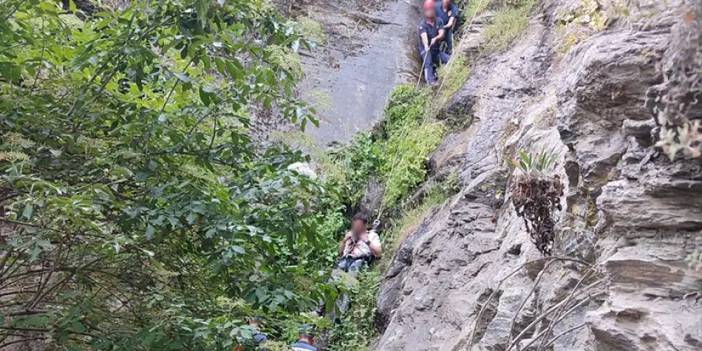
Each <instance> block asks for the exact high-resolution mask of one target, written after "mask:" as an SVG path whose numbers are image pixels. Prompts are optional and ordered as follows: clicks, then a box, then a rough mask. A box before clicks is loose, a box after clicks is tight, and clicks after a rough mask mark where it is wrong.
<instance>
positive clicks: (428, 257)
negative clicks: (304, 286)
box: [375, 0, 702, 351]
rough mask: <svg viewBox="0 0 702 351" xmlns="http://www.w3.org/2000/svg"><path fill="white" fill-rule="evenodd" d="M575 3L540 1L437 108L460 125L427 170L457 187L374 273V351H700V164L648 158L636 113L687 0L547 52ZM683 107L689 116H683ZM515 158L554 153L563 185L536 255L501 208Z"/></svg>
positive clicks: (691, 10) (694, 8)
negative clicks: (463, 123) (507, 41)
mask: <svg viewBox="0 0 702 351" xmlns="http://www.w3.org/2000/svg"><path fill="white" fill-rule="evenodd" d="M582 3H585V1H583V2H582ZM582 3H581V2H579V1H570V0H549V1H542V2H540V4H539V5H538V8H537V9H536V10H535V12H534V14H533V16H532V18H531V20H530V25H529V28H528V30H527V31H526V32H525V33H524V35H523V36H522V37H521V38H520V39H519V40H518V41H516V42H515V44H514V45H512V46H511V48H510V49H508V50H507V51H505V52H502V53H498V54H493V55H490V56H488V57H483V58H480V59H478V60H477V61H476V62H475V64H474V67H473V71H472V74H471V77H470V79H469V80H468V82H467V83H466V84H465V86H464V87H463V88H462V89H461V90H460V91H459V92H458V93H457V94H456V95H455V96H454V98H453V101H452V102H451V104H450V106H448V107H447V109H446V111H445V116H446V117H447V118H451V119H452V120H455V119H457V118H459V119H460V118H463V119H466V120H472V124H471V125H470V127H468V128H467V129H465V130H459V131H455V132H454V133H452V134H451V135H449V136H448V137H447V138H446V140H445V142H444V144H443V145H442V146H441V147H439V149H438V150H437V152H436V153H435V155H434V158H433V160H432V163H431V164H432V165H433V167H434V169H433V174H434V175H435V176H437V177H438V176H445V175H446V174H448V173H458V174H460V179H461V185H462V191H461V192H460V194H458V195H456V196H455V197H453V198H452V199H450V200H449V201H447V203H445V204H444V205H443V206H442V207H441V208H439V209H437V210H435V211H433V212H432V213H431V214H430V215H429V216H427V217H426V218H424V219H423V223H422V225H420V226H419V227H418V228H416V229H415V230H414V231H413V232H411V233H408V234H409V235H408V236H407V239H406V240H405V242H404V243H403V244H402V246H401V248H400V250H399V251H398V253H397V254H396V256H395V258H394V260H393V263H392V264H391V265H390V268H389V269H388V271H387V272H386V274H385V278H384V282H383V285H382V287H381V292H380V295H379V300H378V303H379V304H378V314H379V318H378V321H379V327H380V328H381V329H382V330H383V333H382V335H381V337H380V339H379V340H378V342H377V345H376V347H375V349H376V350H383V351H393V350H407V351H411V350H426V351H429V350H469V349H471V350H506V349H508V347H510V346H511V349H513V350H516V349H522V350H537V349H538V348H539V346H541V349H543V350H603V351H609V350H632V351H633V350H636V351H644V350H702V299H700V297H702V296H701V295H700V291H702V272H700V271H696V270H694V269H692V268H691V267H690V266H689V265H688V264H687V263H686V262H685V258H686V257H687V256H688V255H689V254H690V253H692V252H693V251H694V250H698V249H702V161H701V160H700V159H678V160H676V161H674V162H671V161H670V160H669V159H668V158H667V157H666V156H664V155H662V154H661V153H659V152H658V151H657V150H656V149H655V148H654V147H653V145H654V144H655V142H656V140H655V138H654V137H653V135H655V130H656V123H655V121H654V119H653V115H652V114H651V111H650V110H649V108H647V103H646V99H647V92H648V95H649V99H651V98H653V99H655V98H656V97H655V96H653V97H651V96H650V95H651V91H654V93H661V92H662V93H665V91H666V90H665V89H661V87H660V85H661V84H662V83H664V82H665V81H666V75H667V74H670V71H671V70H673V69H674V66H675V65H674V64H673V65H671V64H670V62H674V61H675V57H676V55H679V52H680V50H681V49H680V48H679V47H680V45H671V43H672V42H673V41H675V42H677V40H678V39H677V37H676V35H678V34H679V33H680V32H681V30H684V29H685V28H688V29H689V26H691V25H692V23H693V22H694V21H699V20H700V17H699V16H700V14H701V13H702V3H701V2H700V1H699V0H686V1H685V0H678V1H638V2H631V1H630V2H628V3H627V4H628V10H627V11H623V12H624V13H626V15H620V16H619V17H618V18H615V19H613V20H611V21H610V22H609V24H608V27H607V28H606V29H604V30H598V31H593V32H592V33H590V34H589V35H588V36H587V37H586V38H584V39H583V40H581V41H580V42H579V43H578V44H577V45H575V46H574V47H573V48H572V49H570V50H569V51H568V53H567V54H561V53H559V51H558V49H557V48H558V45H559V44H558V41H559V35H560V32H559V30H560V29H559V24H558V22H559V18H560V17H561V15H562V14H563V13H564V12H568V11H571V10H572V9H573V8H577V7H578V6H579V4H580V5H582ZM623 3H625V2H620V3H614V2H606V1H604V2H601V3H600V4H599V5H598V6H599V9H600V10H602V11H606V10H608V9H610V8H618V9H619V10H621V8H620V7H617V6H620V5H621V4H623ZM691 18H692V20H690V19H691ZM696 28H699V26H697V27H696ZM676 33H678V34H676ZM686 33H690V32H689V31H688V32H686ZM694 34H695V32H693V35H694ZM688 35H689V34H688ZM697 35H699V33H697ZM698 38H700V37H698ZM690 42H691V43H692V44H696V45H702V42H700V41H699V40H697V41H695V40H692V41H690ZM470 50H474V48H472V49H470ZM697 52H698V53H699V51H697ZM652 87H657V88H655V89H652ZM697 88H698V89H700V87H697ZM692 104H693V105H694V104H700V102H699V100H697V101H695V102H692ZM686 111H687V112H686V113H688V116H687V117H688V118H689V119H691V120H695V119H702V115H699V111H702V110H701V109H700V108H699V105H695V106H693V107H692V108H689V109H687V110H686ZM520 149H523V150H525V151H529V152H539V151H541V150H543V149H547V150H554V152H555V153H556V154H557V155H558V156H559V157H558V165H557V167H556V170H555V171H554V173H555V174H557V175H559V176H560V179H563V180H564V182H565V186H566V189H567V190H566V194H565V195H564V196H563V198H562V205H563V210H562V211H560V212H558V213H556V217H557V221H558V222H557V228H556V232H557V238H556V243H555V250H554V258H551V259H544V258H543V257H542V255H541V254H540V253H539V252H538V251H537V250H536V248H535V247H534V245H533V244H532V243H531V241H530V239H529V236H528V234H527V233H526V231H525V227H524V223H523V221H522V219H521V218H519V217H517V216H516V214H515V212H514V208H513V206H512V205H511V202H510V194H509V192H508V191H507V189H509V183H510V181H511V180H512V177H511V176H512V175H513V171H512V169H511V167H510V166H509V165H508V163H507V162H506V158H511V157H513V156H514V154H515V151H516V150H520ZM530 326H531V327H530ZM540 335H547V337H546V342H544V343H543V344H542V341H541V339H539V338H538V336H540ZM551 341H552V343H551ZM547 344H549V345H547ZM547 346H548V347H547Z"/></svg>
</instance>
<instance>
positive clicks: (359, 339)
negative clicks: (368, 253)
mask: <svg viewBox="0 0 702 351" xmlns="http://www.w3.org/2000/svg"><path fill="white" fill-rule="evenodd" d="M380 281H381V274H380V272H379V271H378V270H369V271H366V272H364V273H362V274H361V275H360V276H359V279H358V284H356V285H355V286H354V287H353V288H352V289H351V291H350V294H349V296H351V307H350V309H349V310H348V311H347V313H346V314H345V315H344V316H343V317H342V321H341V323H339V324H337V325H336V326H335V328H333V329H331V331H330V334H329V348H328V350H330V351H348V350H370V347H369V346H370V342H371V341H372V340H373V338H374V337H375V336H377V334H378V331H377V330H376V329H375V321H374V319H375V311H376V306H377V303H376V300H377V297H378V290H379V289H380Z"/></svg>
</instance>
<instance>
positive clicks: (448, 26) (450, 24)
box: [444, 16, 456, 29]
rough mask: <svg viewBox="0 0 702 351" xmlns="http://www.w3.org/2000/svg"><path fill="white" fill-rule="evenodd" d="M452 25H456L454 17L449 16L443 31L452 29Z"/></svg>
mask: <svg viewBox="0 0 702 351" xmlns="http://www.w3.org/2000/svg"><path fill="white" fill-rule="evenodd" d="M454 25H456V16H451V17H450V18H449V21H448V24H447V25H445V26H444V29H453V26H454Z"/></svg>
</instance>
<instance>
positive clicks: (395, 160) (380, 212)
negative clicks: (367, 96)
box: [373, 0, 489, 223]
mask: <svg viewBox="0 0 702 351" xmlns="http://www.w3.org/2000/svg"><path fill="white" fill-rule="evenodd" d="M485 1H489V0H480V3H478V7H476V11H475V12H474V13H473V16H471V18H470V22H468V24H467V25H466V26H465V27H464V28H463V30H462V31H461V33H460V36H458V38H463V36H464V35H465V34H466V33H468V30H469V29H470V27H472V26H473V23H474V21H475V18H476V17H477V16H478V9H480V8H482V7H483V5H484V4H485ZM469 3H470V2H466V4H469ZM454 39H456V36H454ZM457 49H458V48H457V46H454V53H455V51H457ZM429 52H430V50H426V52H425V53H424V59H423V60H422V66H421V67H420V68H419V75H418V78H417V84H416V86H415V89H417V88H419V84H420V83H421V81H422V75H423V73H424V65H425V64H426V62H427V57H428V55H429ZM454 57H455V55H451V58H449V62H448V63H447V64H446V70H448V69H449V68H450V67H451V64H453V62H454V61H455V59H454ZM445 81H446V79H443V78H442V79H441V84H440V85H439V88H438V89H436V92H435V93H434V96H436V95H438V94H439V92H440V91H441V88H443V86H444V82H445ZM427 115H428V114H427V113H425V114H424V117H423V118H422V123H421V124H424V122H426V119H427ZM407 131H408V129H405V130H403V134H402V135H401V137H402V138H404V137H405V136H406V134H407ZM398 158H399V152H395V155H394V157H393V161H392V164H391V167H390V173H392V172H394V170H395V167H396V166H397V163H398ZM385 190H386V187H384V188H383V191H382V194H381V195H382V197H381V200H380V208H379V209H378V216H377V217H376V218H375V220H374V221H373V222H374V223H376V222H378V221H380V218H381V217H382V216H383V212H384V211H385V201H383V198H384V197H385Z"/></svg>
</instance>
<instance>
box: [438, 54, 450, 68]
mask: <svg viewBox="0 0 702 351" xmlns="http://www.w3.org/2000/svg"><path fill="white" fill-rule="evenodd" d="M450 58H451V56H449V54H447V53H445V52H440V53H439V61H440V62H441V64H442V65H445V64H447V63H448V60H449V59H450Z"/></svg>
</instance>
